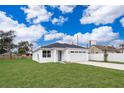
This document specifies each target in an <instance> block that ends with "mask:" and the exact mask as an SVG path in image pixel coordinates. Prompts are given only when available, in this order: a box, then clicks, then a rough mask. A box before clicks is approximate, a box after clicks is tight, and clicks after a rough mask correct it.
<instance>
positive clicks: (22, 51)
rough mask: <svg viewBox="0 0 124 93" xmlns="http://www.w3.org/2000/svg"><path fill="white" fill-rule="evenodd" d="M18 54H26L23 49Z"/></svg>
mask: <svg viewBox="0 0 124 93" xmlns="http://www.w3.org/2000/svg"><path fill="white" fill-rule="evenodd" d="M18 53H19V54H21V55H22V54H26V52H25V50H24V49H23V48H19V49H18Z"/></svg>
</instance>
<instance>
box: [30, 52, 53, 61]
mask: <svg viewBox="0 0 124 93" xmlns="http://www.w3.org/2000/svg"><path fill="white" fill-rule="evenodd" d="M38 55H39V59H38ZM32 59H33V60H34V61H37V62H40V63H44V62H54V60H55V59H54V51H53V50H51V57H48V58H44V57H42V50H38V51H36V52H34V53H33V57H32Z"/></svg>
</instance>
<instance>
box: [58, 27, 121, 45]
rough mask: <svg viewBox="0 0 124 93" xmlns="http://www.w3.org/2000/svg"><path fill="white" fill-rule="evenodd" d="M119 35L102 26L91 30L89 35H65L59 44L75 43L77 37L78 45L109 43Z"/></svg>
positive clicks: (110, 28)
mask: <svg viewBox="0 0 124 93" xmlns="http://www.w3.org/2000/svg"><path fill="white" fill-rule="evenodd" d="M118 35H119V33H114V32H113V30H112V27H109V26H103V27H99V28H95V29H93V30H92V32H91V33H84V34H82V33H81V32H79V33H76V34H74V35H73V36H71V35H66V36H64V37H63V39H62V40H59V42H66V43H75V44H76V43H77V36H78V42H79V43H80V44H85V43H88V42H89V40H96V41H97V42H102V43H105V42H111V41H112V40H115V39H117V38H118Z"/></svg>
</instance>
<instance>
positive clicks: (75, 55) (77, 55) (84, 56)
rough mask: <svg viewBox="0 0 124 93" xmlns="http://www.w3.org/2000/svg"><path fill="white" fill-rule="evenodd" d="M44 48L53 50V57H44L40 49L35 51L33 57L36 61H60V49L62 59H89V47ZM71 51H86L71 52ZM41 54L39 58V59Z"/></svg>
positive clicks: (73, 60) (71, 60)
mask: <svg viewBox="0 0 124 93" xmlns="http://www.w3.org/2000/svg"><path fill="white" fill-rule="evenodd" d="M43 50H51V57H50V58H43V57H42V50H38V51H36V52H34V53H33V56H32V59H33V60H34V61H37V62H40V63H44V62H58V51H59V50H61V51H62V61H68V62H76V61H78V62H79V61H88V50H87V49H76V48H75V49H74V48H73V49H72V48H68V49H60V48H55V49H43ZM70 51H85V52H86V53H70ZM38 55H39V59H38Z"/></svg>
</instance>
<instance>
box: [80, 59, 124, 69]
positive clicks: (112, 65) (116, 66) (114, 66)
mask: <svg viewBox="0 0 124 93" xmlns="http://www.w3.org/2000/svg"><path fill="white" fill-rule="evenodd" d="M79 63H80V64H86V65H93V66H99V67H104V68H112V69H118V70H124V64H116V63H102V62H91V61H89V62H79Z"/></svg>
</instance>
